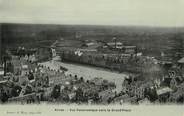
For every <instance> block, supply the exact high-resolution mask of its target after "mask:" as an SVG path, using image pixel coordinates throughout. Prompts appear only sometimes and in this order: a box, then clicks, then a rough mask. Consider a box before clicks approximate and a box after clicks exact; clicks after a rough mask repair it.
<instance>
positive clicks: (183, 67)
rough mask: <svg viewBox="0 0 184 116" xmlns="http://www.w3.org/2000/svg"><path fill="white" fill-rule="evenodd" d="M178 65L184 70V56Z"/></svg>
mask: <svg viewBox="0 0 184 116" xmlns="http://www.w3.org/2000/svg"><path fill="white" fill-rule="evenodd" d="M178 65H179V67H180V68H181V70H182V71H184V57H183V58H181V59H180V60H178Z"/></svg>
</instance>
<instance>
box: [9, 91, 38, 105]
mask: <svg viewBox="0 0 184 116" xmlns="http://www.w3.org/2000/svg"><path fill="white" fill-rule="evenodd" d="M8 102H9V103H21V104H26V103H27V104H29V103H35V102H38V101H37V96H36V93H30V94H26V95H22V96H18V97H12V98H9V99H8Z"/></svg>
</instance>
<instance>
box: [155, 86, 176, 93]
mask: <svg viewBox="0 0 184 116" xmlns="http://www.w3.org/2000/svg"><path fill="white" fill-rule="evenodd" d="M172 91H173V90H172V89H171V88H169V87H164V88H161V89H158V90H157V95H162V94H165V93H169V92H172Z"/></svg>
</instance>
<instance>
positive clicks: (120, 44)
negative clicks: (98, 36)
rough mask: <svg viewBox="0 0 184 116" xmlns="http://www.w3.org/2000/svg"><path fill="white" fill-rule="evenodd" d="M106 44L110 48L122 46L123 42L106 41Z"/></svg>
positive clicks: (120, 47)
mask: <svg viewBox="0 0 184 116" xmlns="http://www.w3.org/2000/svg"><path fill="white" fill-rule="evenodd" d="M107 46H109V47H110V48H115V49H122V48H123V44H122V43H121V42H109V43H107Z"/></svg>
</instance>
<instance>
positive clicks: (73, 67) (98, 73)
mask: <svg viewBox="0 0 184 116" xmlns="http://www.w3.org/2000/svg"><path fill="white" fill-rule="evenodd" d="M41 64H42V65H45V66H47V67H48V66H49V67H50V68H51V69H56V70H57V69H59V67H60V66H63V67H66V68H67V69H68V71H67V72H66V73H67V74H72V75H78V77H81V76H82V77H84V79H85V80H87V79H92V78H94V77H102V78H104V79H106V80H108V81H111V82H115V84H116V86H117V89H116V91H117V92H119V91H121V88H122V83H123V81H124V77H125V76H126V75H125V74H122V73H118V72H112V71H110V70H107V69H103V68H96V67H90V66H83V65H80V64H71V63H64V62H59V61H54V60H52V61H48V62H44V63H41Z"/></svg>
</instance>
